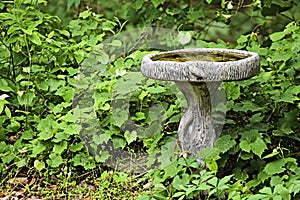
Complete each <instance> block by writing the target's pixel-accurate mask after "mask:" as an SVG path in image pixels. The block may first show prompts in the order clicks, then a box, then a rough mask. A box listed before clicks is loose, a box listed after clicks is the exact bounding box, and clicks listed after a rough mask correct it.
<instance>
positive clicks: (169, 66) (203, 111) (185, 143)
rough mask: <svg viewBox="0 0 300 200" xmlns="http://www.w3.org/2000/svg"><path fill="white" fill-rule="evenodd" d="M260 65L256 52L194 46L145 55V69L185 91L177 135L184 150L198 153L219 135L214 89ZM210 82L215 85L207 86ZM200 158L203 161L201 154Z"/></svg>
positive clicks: (149, 74) (154, 77) (151, 74)
mask: <svg viewBox="0 0 300 200" xmlns="http://www.w3.org/2000/svg"><path fill="white" fill-rule="evenodd" d="M259 65H260V60H259V56H258V54H257V53H253V52H247V51H240V50H229V49H213V48H212V49H202V48H195V49H181V50H175V51H168V52H162V53H157V54H151V55H146V56H145V57H144V58H143V61H142V73H143V74H144V75H145V76H147V77H149V78H153V79H159V80H169V81H174V82H175V83H176V85H177V87H178V88H179V89H180V90H181V91H182V93H183V94H184V96H185V98H186V100H187V104H188V108H187V110H186V112H185V113H184V114H183V116H182V118H181V121H180V124H179V128H178V139H179V143H180V146H181V150H182V151H185V152H188V154H189V155H190V156H197V154H198V152H199V151H200V150H201V149H203V148H206V147H211V146H213V144H214V142H215V140H216V139H217V135H216V133H215V130H214V127H213V123H212V113H211V110H212V108H211V98H210V92H212V91H211V90H216V89H217V86H218V85H219V83H220V82H222V81H233V80H242V79H247V78H250V77H252V76H254V75H256V74H257V73H258V72H259V69H260V66H259ZM208 83H210V84H209V85H210V86H213V87H208V85H207V84H208ZM211 83H212V84H211ZM209 88H210V89H209ZM197 161H198V162H199V163H200V164H203V162H202V161H201V159H200V158H198V159H197Z"/></svg>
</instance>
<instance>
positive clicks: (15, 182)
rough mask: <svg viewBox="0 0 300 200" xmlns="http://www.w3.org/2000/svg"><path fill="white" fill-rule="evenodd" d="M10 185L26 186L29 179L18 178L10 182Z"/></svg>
mask: <svg viewBox="0 0 300 200" xmlns="http://www.w3.org/2000/svg"><path fill="white" fill-rule="evenodd" d="M8 183H10V184H23V185H26V184H27V183H28V178H27V177H16V178H12V179H9V180H8Z"/></svg>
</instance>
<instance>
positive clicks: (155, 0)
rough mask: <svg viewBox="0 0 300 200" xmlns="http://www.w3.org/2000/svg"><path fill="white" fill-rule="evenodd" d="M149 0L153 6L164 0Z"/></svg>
mask: <svg viewBox="0 0 300 200" xmlns="http://www.w3.org/2000/svg"><path fill="white" fill-rule="evenodd" d="M151 2H152V3H153V5H154V7H155V8H156V7H157V6H159V5H160V4H162V3H163V2H164V0H151Z"/></svg>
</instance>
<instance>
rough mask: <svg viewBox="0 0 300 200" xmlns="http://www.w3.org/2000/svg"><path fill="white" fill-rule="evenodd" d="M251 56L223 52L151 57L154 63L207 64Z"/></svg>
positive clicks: (182, 53)
mask: <svg viewBox="0 0 300 200" xmlns="http://www.w3.org/2000/svg"><path fill="white" fill-rule="evenodd" d="M250 56H251V55H241V54H234V53H223V52H174V53H162V54H159V55H155V56H153V57H151V59H152V60H153V61H174V62H187V61H206V62H228V61H236V60H241V59H244V58H247V57H250Z"/></svg>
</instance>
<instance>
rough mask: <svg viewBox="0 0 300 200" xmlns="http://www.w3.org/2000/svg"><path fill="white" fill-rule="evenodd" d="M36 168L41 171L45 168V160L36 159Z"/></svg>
mask: <svg viewBox="0 0 300 200" xmlns="http://www.w3.org/2000/svg"><path fill="white" fill-rule="evenodd" d="M34 168H35V169H36V170H38V171H39V172H40V171H42V170H43V169H45V163H44V162H43V161H39V160H35V161H34Z"/></svg>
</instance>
